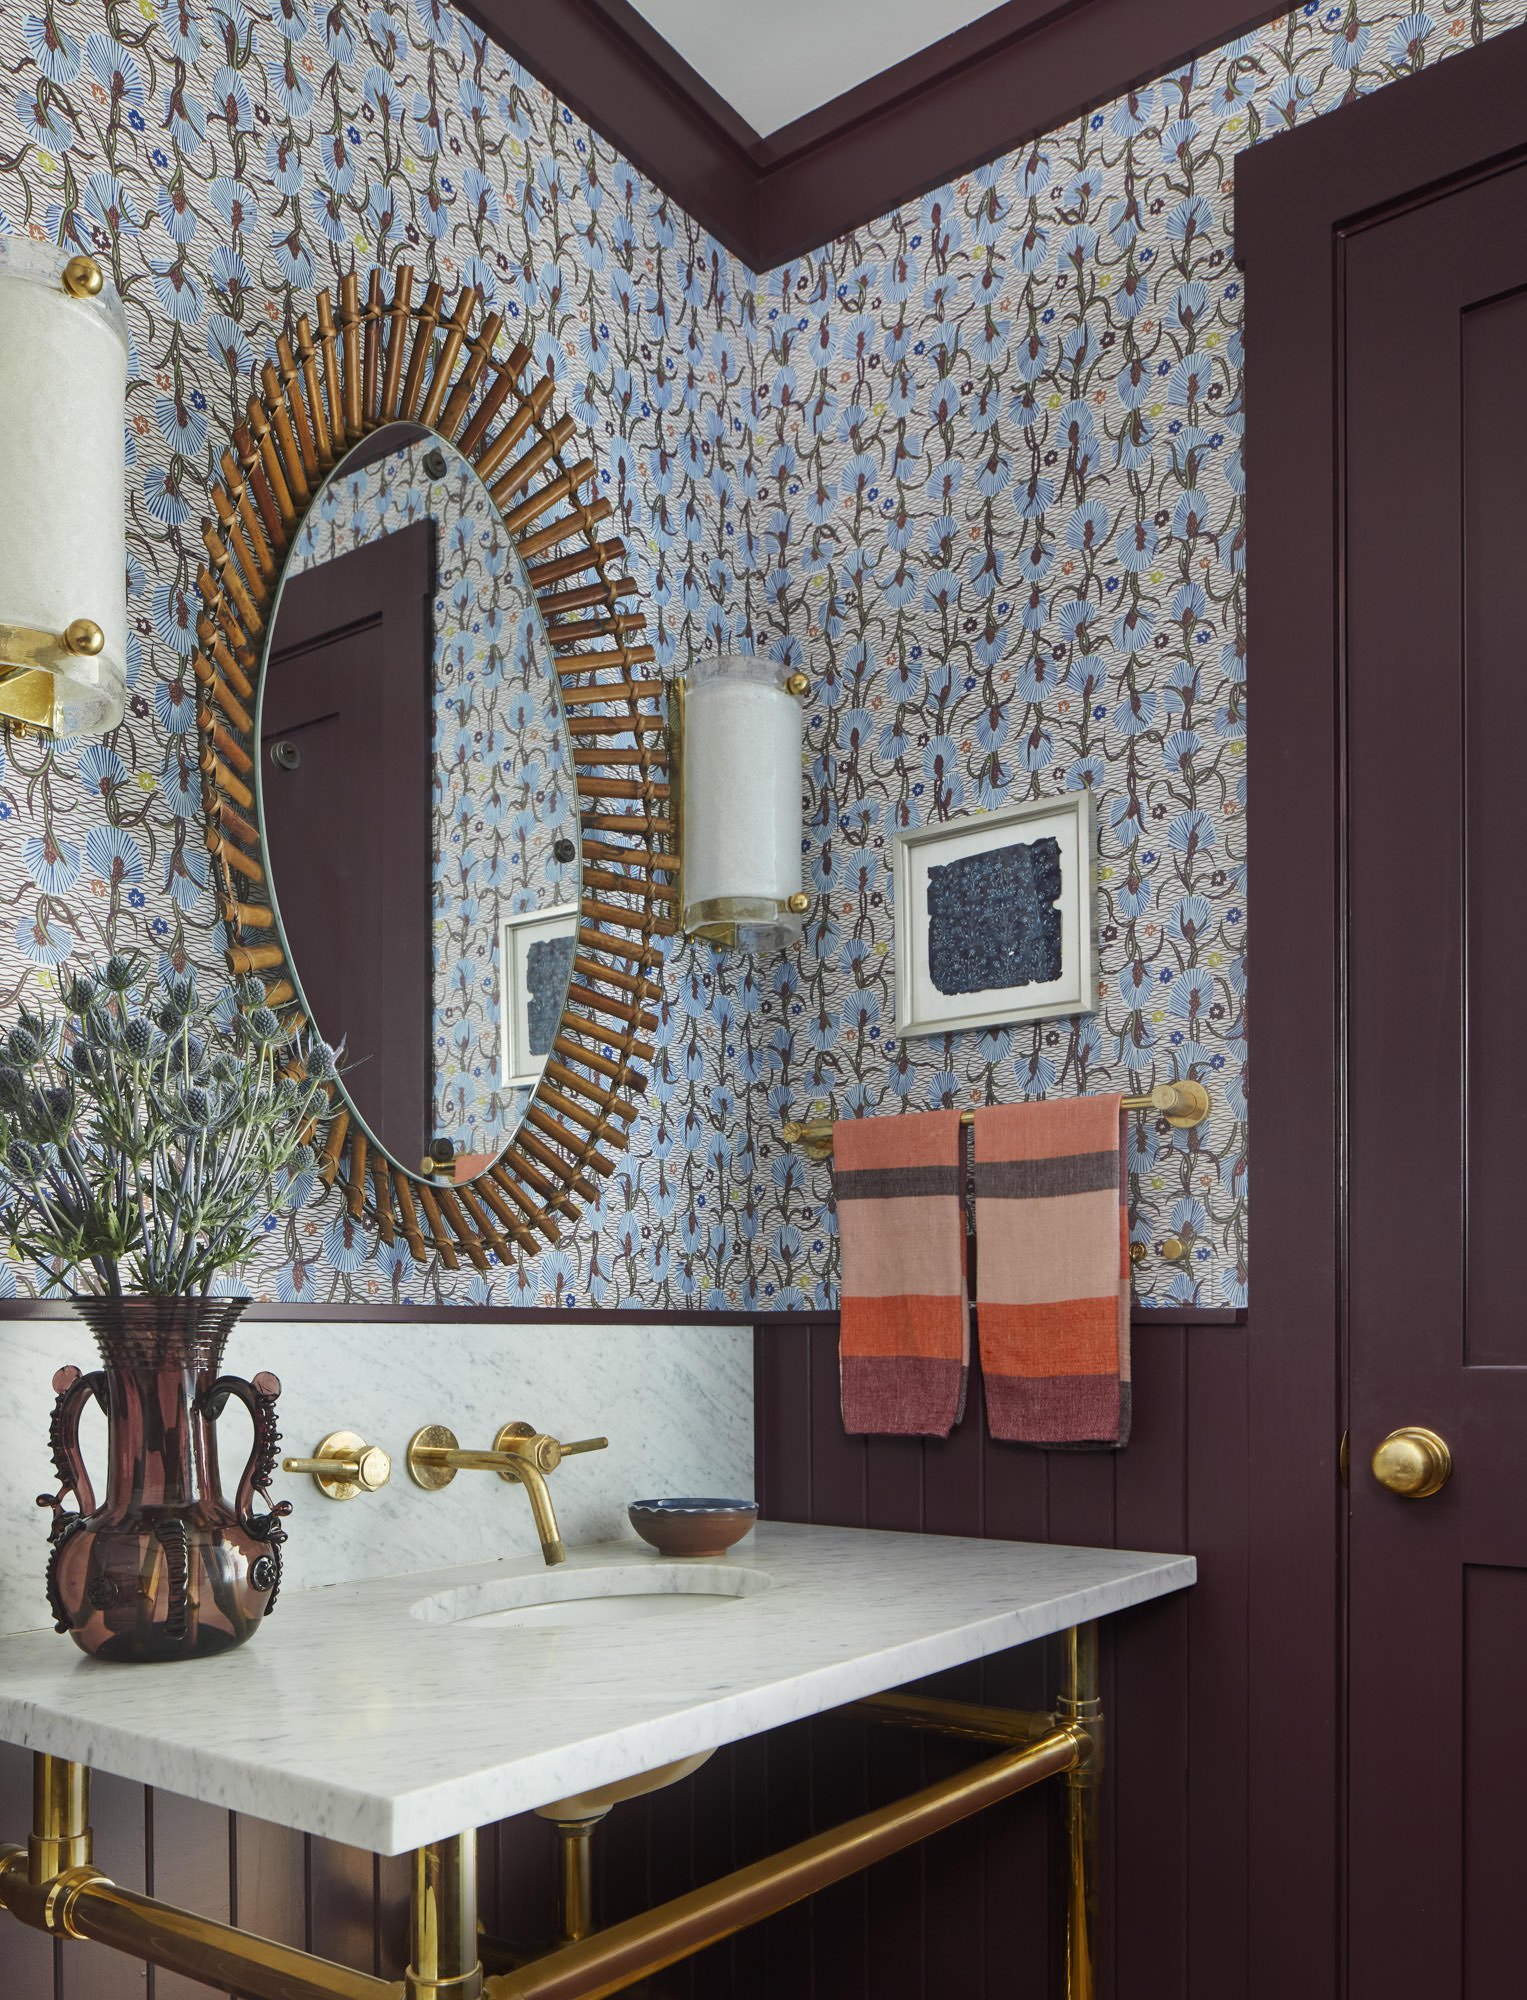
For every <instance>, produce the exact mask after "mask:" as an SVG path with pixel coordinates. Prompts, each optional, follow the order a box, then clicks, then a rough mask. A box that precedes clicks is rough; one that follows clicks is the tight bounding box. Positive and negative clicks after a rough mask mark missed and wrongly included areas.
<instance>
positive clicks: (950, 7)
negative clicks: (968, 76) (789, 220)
mask: <svg viewBox="0 0 1527 2000" xmlns="http://www.w3.org/2000/svg"><path fill="white" fill-rule="evenodd" d="M632 4H633V5H634V6H635V8H636V11H637V12H638V13H639V14H642V15H645V17H646V18H647V20H648V21H650V22H651V24H652V26H653V27H654V28H656V29H657V31H658V33H659V34H660V35H661V36H662V37H663V38H664V40H665V41H667V42H668V43H669V44H670V45H671V46H672V47H673V48H675V49H677V50H678V52H679V54H680V55H681V56H683V58H684V60H685V61H686V62H687V63H688V64H689V65H690V67H691V68H692V69H697V70H698V71H699V72H700V74H701V76H703V77H704V78H705V81H706V82H707V83H708V84H709V85H710V86H711V88H712V89H713V90H715V91H718V92H719V93H720V95H721V96H722V97H724V98H725V99H726V101H727V102H728V104H730V105H731V106H732V108H733V110H734V111H738V112H740V113H741V114H742V116H743V117H744V118H745V119H746V120H747V121H748V123H749V124H750V125H751V126H752V127H753V130H754V131H755V132H758V133H761V134H763V135H764V136H765V137H767V135H768V134H769V133H770V132H777V131H778V130H779V128H780V126H781V125H788V124H789V123H790V122H791V120H792V119H795V118H800V117H802V116H804V114H805V113H806V112H808V111H814V110H816V108H817V106H818V105H820V104H826V103H827V102H828V101H829V100H830V99H832V98H834V97H839V96H841V95H842V93H843V92H844V91H845V90H852V89H853V88H854V86H855V84H860V83H863V82H865V80H866V79H867V78H869V77H872V76H878V75H879V74H880V72H881V71H882V70H883V69H889V68H890V67H891V66H892V64H893V63H899V62H901V61H903V60H904V59H905V58H906V57H907V56H911V55H916V53H917V51H918V50H919V49H925V48H927V47H928V46H929V44H930V43H933V42H937V41H941V40H942V39H943V38H944V36H945V35H952V34H953V33H954V31H955V29H956V28H963V27H965V26H966V25H967V24H968V23H969V22H971V21H976V20H979V19H980V17H981V16H982V15H983V14H989V13H991V12H992V11H993V8H994V6H995V4H996V0H632Z"/></svg>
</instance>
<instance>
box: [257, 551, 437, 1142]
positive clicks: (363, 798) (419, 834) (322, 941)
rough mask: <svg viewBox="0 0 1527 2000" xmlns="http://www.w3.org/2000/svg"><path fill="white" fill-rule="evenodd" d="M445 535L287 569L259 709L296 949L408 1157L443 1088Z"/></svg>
mask: <svg viewBox="0 0 1527 2000" xmlns="http://www.w3.org/2000/svg"><path fill="white" fill-rule="evenodd" d="M434 548H435V524H434V522H433V521H429V520H425V521H417V522H414V523H413V524H411V525H410V526H409V527H407V528H404V529H401V530H400V531H399V532H397V533H396V534H392V535H387V536H384V537H382V538H381V539H380V540H378V541H375V542H372V543H369V544H367V545H365V546H364V547H361V548H358V549H354V550H351V551H350V552H349V553H348V554H345V555H342V556H336V557H334V558H333V559H332V560H330V561H328V562H323V563H318V564H315V565H314V566H313V567H312V568H311V569H308V570H303V571H301V572H299V573H298V574H297V575H295V576H291V577H289V578H288V579H287V580H286V582H285V584H284V585H283V586H282V592H281V601H280V606H279V610H278V613H277V619H276V626H275V634H274V638H273V641H272V645H271V652H270V658H269V660H268V662H267V665H266V674H265V683H264V692H263V695H262V702H261V711H260V755H261V797H262V817H263V820H264V826H265V838H266V852H267V856H268V858H269V863H270V873H271V881H272V884H273V885H274V891H275V896H276V899H277V903H278V905H279V908H280V912H281V923H282V928H283V930H284V932H285V934H286V939H287V945H288V950H289V953H290V957H291V962H292V964H293V965H294V966H295V967H296V970H297V977H298V979H299V980H300V981H301V984H302V991H303V996H304V998H305V999H306V1000H307V1003H308V1005H309V1007H310V1008H311V1010H312V1014H313V1018H314V1020H315V1021H316V1022H317V1024H318V1026H319V1028H320V1030H321V1031H322V1032H323V1034H324V1035H325V1036H326V1037H328V1038H329V1039H330V1040H334V1041H337V1040H338V1039H339V1038H340V1037H341V1036H343V1037H344V1039H345V1045H346V1061H347V1069H346V1075H345V1083H346V1086H347V1088H348V1089H349V1092H350V1095H351V1097H352V1098H353V1099H354V1102H355V1105H356V1108H357V1109H358V1110H359V1112H360V1114H361V1116H362V1117H363V1118H364V1119H365V1121H366V1123H367V1125H368V1126H369V1127H370V1129H371V1131H372V1133H373V1134H374V1135H375V1136H376V1137H377V1138H379V1139H381V1141H382V1142H383V1144H384V1145H385V1146H387V1147H388V1148H389V1149H390V1150H391V1151H392V1152H393V1153H394V1154H395V1155H397V1157H398V1158H400V1159H402V1160H403V1161H404V1162H405V1163H406V1164H407V1165H408V1166H410V1167H413V1166H415V1165H417V1163H418V1161H419V1160H420V1159H421V1158H422V1157H423V1154H424V1151H425V1148H426V1146H427V1145H428V1143H429V1138H430V1132H429V1121H430V1104H431V1101H432V1095H433V1093H432V1088H431V1083H432V1078H431V1061H432V1051H433V1042H434V1037H433V1033H432V1028H433V1022H432V1007H433V978H432V973H433V960H432V948H431V938H432V913H431V909H430V876H431V861H430V857H431V850H432V847H433V836H432V832H431V792H432V785H433V776H434V772H433V748H434V718H433V699H434V660H433V640H432V630H431V609H432V599H433V593H434ZM278 743H284V744H287V745H290V746H291V749H292V751H293V752H295V756H294V757H290V758H288V760H287V762H286V763H285V764H282V763H280V762H277V761H276V760H274V759H273V757H272V750H273V747H274V746H275V745H276V744H278Z"/></svg>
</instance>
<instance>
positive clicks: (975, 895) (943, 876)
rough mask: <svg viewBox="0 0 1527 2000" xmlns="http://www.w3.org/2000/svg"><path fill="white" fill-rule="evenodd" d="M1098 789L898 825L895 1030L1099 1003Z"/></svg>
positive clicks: (1033, 1016)
mask: <svg viewBox="0 0 1527 2000" xmlns="http://www.w3.org/2000/svg"><path fill="white" fill-rule="evenodd" d="M1096 852H1097V850H1096V842H1095V833H1094V826H1093V807H1092V794H1091V792H1090V791H1080V792H1072V793H1068V794H1067V796H1066V797H1065V798H1063V799H1028V800H1026V801H1025V802H1024V803H1023V804H1022V805H1017V806H1007V807H1004V808H1003V810H1002V811H1001V812H991V813H977V814H975V815H973V816H972V817H971V818H969V819H959V820H949V821H945V822H944V823H942V824H940V825H937V826H925V827H913V828H910V829H909V830H908V831H906V832H904V833H899V834H897V836H896V852H895V890H896V1032H897V1033H898V1034H899V1035H941V1034H949V1033H951V1032H953V1031H955V1030H958V1029H963V1028H988V1027H995V1026H997V1025H999V1024H1001V1023H1005V1022H1011V1021H1041V1020H1047V1019H1048V1018H1050V1016H1052V1015H1055V1014H1090V1013H1091V1012H1092V1011H1093V1009H1094V1008H1095V1007H1096V1005H1097V951H1096V943H1095V936H1094V932H1095V919H1094V906H1095V900H1096Z"/></svg>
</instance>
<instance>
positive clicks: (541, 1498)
mask: <svg viewBox="0 0 1527 2000" xmlns="http://www.w3.org/2000/svg"><path fill="white" fill-rule="evenodd" d="M512 1471H513V1476H514V1477H515V1478H516V1479H517V1480H518V1481H519V1482H520V1484H521V1486H523V1487H524V1489H525V1492H526V1495H527V1496H528V1498H529V1501H530V1512H531V1514H532V1516H533V1517H534V1520H535V1524H536V1533H537V1534H538V1535H539V1536H540V1537H541V1554H542V1555H543V1556H544V1557H545V1558H546V1567H547V1568H548V1569H551V1568H553V1567H555V1565H556V1564H557V1563H559V1562H566V1560H567V1550H566V1549H565V1548H563V1546H562V1531H561V1529H560V1528H559V1527H558V1526H557V1511H556V1509H555V1508H554V1507H553V1506H552V1504H551V1488H550V1487H549V1486H548V1485H547V1484H546V1475H545V1473H544V1472H542V1471H540V1470H539V1469H538V1468H537V1467H536V1466H534V1465H530V1464H528V1463H527V1462H526V1461H525V1460H523V1459H520V1460H516V1461H514V1463H513V1466H512Z"/></svg>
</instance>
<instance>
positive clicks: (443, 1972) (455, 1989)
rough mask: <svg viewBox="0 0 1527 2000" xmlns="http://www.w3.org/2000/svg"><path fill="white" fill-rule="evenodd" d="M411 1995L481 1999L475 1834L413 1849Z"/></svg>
mask: <svg viewBox="0 0 1527 2000" xmlns="http://www.w3.org/2000/svg"><path fill="white" fill-rule="evenodd" d="M412 1918H413V1949H412V1952H411V1953H410V1958H409V1967H408V1978H407V1982H406V1991H407V1994H408V2000H481V1995H482V1990H483V1988H482V1982H483V1971H482V1966H481V1965H480V1964H479V1963H478V1958H477V1835H476V1833H475V1832H472V1833H458V1834H457V1835H455V1837H454V1838H453V1839H451V1840H436V1841H433V1842H431V1844H430V1845H429V1846H428V1847H418V1848H415V1849H414V1879H413V1909H412Z"/></svg>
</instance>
